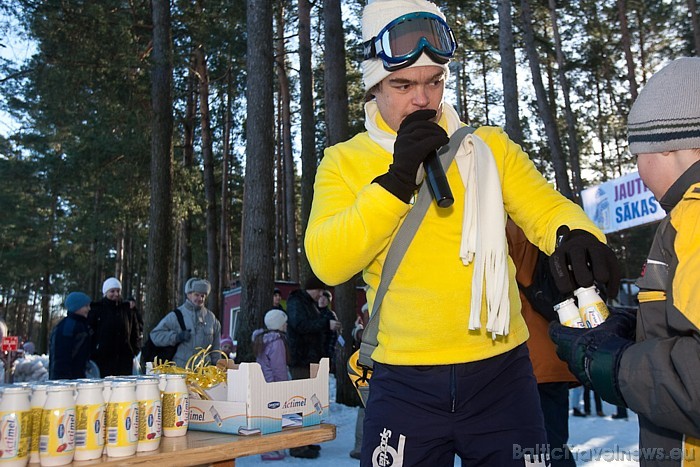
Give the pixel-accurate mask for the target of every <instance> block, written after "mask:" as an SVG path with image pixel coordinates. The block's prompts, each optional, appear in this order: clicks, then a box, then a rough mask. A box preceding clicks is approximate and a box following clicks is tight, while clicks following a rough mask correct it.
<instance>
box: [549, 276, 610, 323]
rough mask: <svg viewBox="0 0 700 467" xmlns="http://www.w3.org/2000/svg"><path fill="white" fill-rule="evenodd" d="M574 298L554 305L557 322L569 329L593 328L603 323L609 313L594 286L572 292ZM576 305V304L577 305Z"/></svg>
mask: <svg viewBox="0 0 700 467" xmlns="http://www.w3.org/2000/svg"><path fill="white" fill-rule="evenodd" d="M574 297H575V299H576V301H574V298H568V299H566V300H564V301H563V302H560V303H557V304H556V305H554V311H556V312H557V314H558V315H559V322H560V323H561V324H563V325H564V326H568V327H570V328H594V327H596V326H598V325H599V324H601V323H602V322H603V321H605V320H606V319H607V318H608V316H609V315H610V312H609V311H608V307H607V306H605V302H604V301H603V299H602V298H600V295H598V292H597V291H596V288H595V286H591V287H581V288H578V289H576V290H574ZM577 303H578V304H577Z"/></svg>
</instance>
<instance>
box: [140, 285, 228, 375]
mask: <svg viewBox="0 0 700 467" xmlns="http://www.w3.org/2000/svg"><path fill="white" fill-rule="evenodd" d="M210 291H211V284H209V281H207V280H206V279H198V278H196V277H193V278H191V279H189V280H188V281H187V283H186V284H185V294H186V295H187V299H186V300H185V303H183V304H182V305H180V306H179V307H178V310H180V312H181V313H182V317H183V318H184V321H185V327H186V328H187V329H185V330H183V329H182V328H181V327H180V323H178V321H177V316H176V315H175V312H174V311H171V312H170V313H168V314H167V315H165V317H164V318H163V319H162V320H160V323H158V325H157V326H156V327H155V328H153V330H151V333H150V336H151V340H152V341H153V343H154V344H155V345H157V346H159V347H165V346H167V345H177V346H178V347H177V352H175V357H174V358H173V360H174V362H175V364H176V365H177V366H179V367H181V368H184V367H185V364H187V360H189V358H190V357H191V356H192V355H194V354H195V353H196V352H197V351H198V349H200V348H202V349H204V348H206V347H207V346H211V348H210V349H209V350H210V352H211V353H210V355H209V357H207V361H208V362H209V363H211V364H212V365H213V364H216V361H217V360H218V359H219V354H218V352H214V351H216V350H219V349H220V348H221V344H220V342H219V339H220V336H221V323H219V320H218V319H216V316H214V313H212V312H211V311H209V310H208V309H207V308H206V307H205V306H204V303H205V302H206V300H207V295H209V292H210Z"/></svg>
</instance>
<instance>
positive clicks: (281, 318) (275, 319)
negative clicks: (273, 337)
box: [265, 308, 287, 331]
mask: <svg viewBox="0 0 700 467" xmlns="http://www.w3.org/2000/svg"><path fill="white" fill-rule="evenodd" d="M286 322H287V313H285V312H284V311H282V310H278V309H276V308H273V309H272V310H270V311H268V312H267V313H265V327H267V329H270V330H272V331H279V330H280V329H282V326H284V323H286Z"/></svg>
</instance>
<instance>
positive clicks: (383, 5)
mask: <svg viewBox="0 0 700 467" xmlns="http://www.w3.org/2000/svg"><path fill="white" fill-rule="evenodd" d="M418 11H425V12H428V13H434V14H436V15H438V16H439V17H441V18H442V19H445V15H443V14H442V12H441V11H440V9H439V8H438V7H437V6H436V5H435V4H434V3H432V2H428V1H426V0H369V3H368V4H367V6H366V7H365V9H364V11H363V12H362V42H367V41H368V40H370V39H372V38H373V37H374V36H376V35H377V34H379V31H381V30H382V28H384V26H386V25H387V24H389V23H390V22H392V21H393V20H395V19H396V18H398V17H399V16H403V15H405V14H408V13H414V12H418ZM417 66H439V67H441V68H443V69H444V70H445V74H449V68H448V67H447V63H445V64H441V63H435V62H434V61H432V60H431V59H430V57H429V56H428V55H426V54H425V53H422V54H421V55H420V57H418V60H416V62H415V63H413V64H412V65H410V66H408V67H406V68H411V67H417ZM391 73H392V72H391V71H387V70H385V69H384V65H383V64H382V61H381V59H379V58H371V59H369V60H364V61H363V62H362V80H363V81H364V84H365V90H366V91H369V90H370V89H372V87H373V86H374V85H375V84H377V83H379V82H380V81H382V80H383V79H384V78H386V77H387V76H389V75H390V74H391Z"/></svg>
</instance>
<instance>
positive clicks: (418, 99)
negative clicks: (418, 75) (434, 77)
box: [413, 85, 430, 107]
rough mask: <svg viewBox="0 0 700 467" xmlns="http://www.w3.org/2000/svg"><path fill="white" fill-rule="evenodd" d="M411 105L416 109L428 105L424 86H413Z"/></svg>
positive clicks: (428, 101)
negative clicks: (415, 106)
mask: <svg viewBox="0 0 700 467" xmlns="http://www.w3.org/2000/svg"><path fill="white" fill-rule="evenodd" d="M413 103H414V104H415V105H417V106H418V107H425V106H427V105H428V104H429V103H430V97H429V96H428V93H427V92H426V88H425V86H422V85H420V86H415V90H414V91H413Z"/></svg>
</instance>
